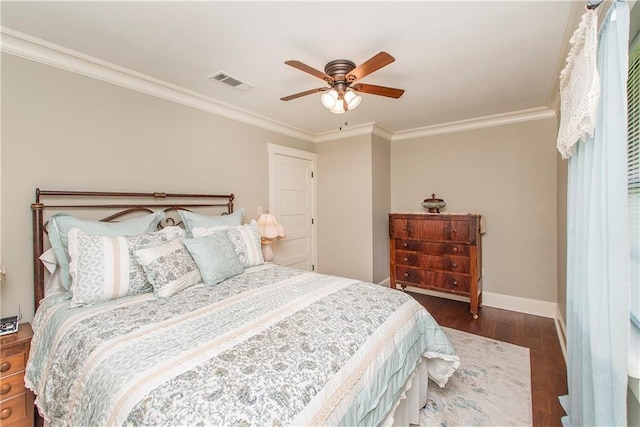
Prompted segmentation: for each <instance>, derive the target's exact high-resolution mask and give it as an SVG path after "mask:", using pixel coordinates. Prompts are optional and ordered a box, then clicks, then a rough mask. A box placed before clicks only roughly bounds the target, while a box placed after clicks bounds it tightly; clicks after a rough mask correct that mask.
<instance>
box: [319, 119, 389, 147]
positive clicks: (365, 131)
mask: <svg viewBox="0 0 640 427" xmlns="http://www.w3.org/2000/svg"><path fill="white" fill-rule="evenodd" d="M371 134H373V135H377V136H379V137H381V138H384V139H387V140H389V141H391V138H392V136H393V132H391V131H390V130H388V129H385V128H383V127H382V126H380V125H378V124H376V123H375V122H369V123H364V124H361V125H356V126H349V127H348V128H346V129H342V130H335V131H334V130H332V131H329V132H322V133H318V134H316V137H315V140H314V142H316V143H319V142H327V141H336V140H338V139H345V138H352V137H354V136H360V135H371Z"/></svg>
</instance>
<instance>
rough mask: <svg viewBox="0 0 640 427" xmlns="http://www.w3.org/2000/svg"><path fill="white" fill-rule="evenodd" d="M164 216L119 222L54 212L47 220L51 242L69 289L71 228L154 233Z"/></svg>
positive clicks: (102, 232)
mask: <svg viewBox="0 0 640 427" xmlns="http://www.w3.org/2000/svg"><path fill="white" fill-rule="evenodd" d="M164 217H165V214H164V212H155V213H151V214H149V215H145V216H141V217H138V218H132V219H128V220H125V221H120V222H102V221H87V220H82V219H78V218H75V217H73V216H71V215H69V214H65V213H59V214H55V215H52V216H51V218H49V220H48V221H47V223H46V224H45V227H46V229H47V233H48V234H49V242H50V243H51V248H52V249H53V253H55V254H56V260H57V261H58V265H60V280H61V281H62V286H64V288H65V289H66V290H69V288H70V287H71V275H70V274H69V261H70V259H69V231H70V230H71V229H72V228H79V229H80V230H82V231H84V232H85V233H87V234H99V235H102V236H131V235H134V234H143V233H151V232H154V231H157V230H158V224H159V223H160V221H162V220H163V219H164Z"/></svg>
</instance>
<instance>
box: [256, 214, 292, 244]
mask: <svg viewBox="0 0 640 427" xmlns="http://www.w3.org/2000/svg"><path fill="white" fill-rule="evenodd" d="M258 232H259V233H260V236H262V237H263V238H264V239H269V240H275V239H280V238H283V237H286V236H287V235H286V233H285V231H284V227H283V226H282V225H281V224H280V223H279V222H278V221H277V220H276V217H275V216H274V215H272V214H262V215H260V218H258Z"/></svg>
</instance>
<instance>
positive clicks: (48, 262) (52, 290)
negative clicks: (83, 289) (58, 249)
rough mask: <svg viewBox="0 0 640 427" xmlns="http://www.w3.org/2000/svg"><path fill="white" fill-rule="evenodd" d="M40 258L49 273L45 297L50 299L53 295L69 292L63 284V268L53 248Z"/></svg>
mask: <svg viewBox="0 0 640 427" xmlns="http://www.w3.org/2000/svg"><path fill="white" fill-rule="evenodd" d="M38 258H39V259H40V262H42V264H43V265H44V268H46V269H47V271H48V272H49V277H48V278H47V280H46V282H45V285H44V296H45V297H48V296H49V295H53V294H56V293H58V292H67V290H66V289H65V288H64V285H63V284H62V279H61V277H60V274H61V273H60V271H61V268H60V266H59V265H58V259H57V258H56V254H55V252H54V250H53V248H49V249H47V250H46V251H44V252H43V253H42V255H40V256H39V257H38Z"/></svg>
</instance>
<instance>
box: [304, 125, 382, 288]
mask: <svg viewBox="0 0 640 427" xmlns="http://www.w3.org/2000/svg"><path fill="white" fill-rule="evenodd" d="M371 149H372V147H371V136H370V135H362V136H356V137H351V138H344V139H340V140H335V141H328V142H322V143H320V144H317V146H316V155H317V159H318V160H317V162H318V163H317V168H318V181H317V201H318V233H317V234H318V264H319V271H320V272H321V273H325V274H334V275H338V276H343V277H349V278H353V279H358V280H364V281H367V282H370V281H372V278H373V277H372V256H371V254H372V251H373V249H372V247H373V246H372V245H373V242H372V213H371V212H372V192H371V188H372V180H371V168H372V164H371V158H372V154H371Z"/></svg>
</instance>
